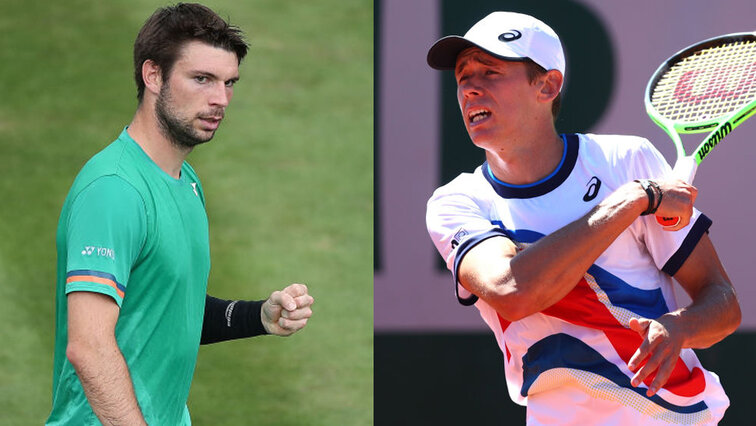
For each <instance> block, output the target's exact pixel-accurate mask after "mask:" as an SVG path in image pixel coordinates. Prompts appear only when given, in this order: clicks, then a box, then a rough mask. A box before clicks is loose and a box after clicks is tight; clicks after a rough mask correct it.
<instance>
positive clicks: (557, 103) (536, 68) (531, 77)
mask: <svg viewBox="0 0 756 426" xmlns="http://www.w3.org/2000/svg"><path fill="white" fill-rule="evenodd" d="M523 62H524V63H525V72H526V73H527V76H528V81H529V82H530V83H533V82H534V81H535V80H536V78H538V77H539V76H542V75H543V74H546V68H544V67H542V66H540V65H538V64H537V63H535V62H533V60H532V59H530V58H526V59H525V60H524V61H523ZM561 106H562V92H559V94H558V95H557V96H556V98H554V100H553V101H551V116H552V117H553V118H554V120H556V118H557V115H559V109H560V108H561Z"/></svg>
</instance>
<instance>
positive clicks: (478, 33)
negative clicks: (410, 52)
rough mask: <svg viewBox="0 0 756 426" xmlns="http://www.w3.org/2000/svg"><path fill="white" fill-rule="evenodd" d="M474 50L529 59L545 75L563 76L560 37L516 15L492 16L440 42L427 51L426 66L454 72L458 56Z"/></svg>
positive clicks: (547, 27)
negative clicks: (462, 35)
mask: <svg viewBox="0 0 756 426" xmlns="http://www.w3.org/2000/svg"><path fill="white" fill-rule="evenodd" d="M473 46H477V47H479V48H481V49H483V50H484V51H485V52H487V53H489V54H491V55H493V56H495V57H498V58H501V59H506V60H510V61H521V60H523V59H526V58H530V59H531V60H532V61H533V62H535V63H536V64H538V65H540V66H542V67H543V68H544V69H546V70H547V71H549V70H558V71H559V72H561V73H562V76H564V69H565V62H564V51H563V50H562V43H561V42H560V41H559V36H557V35H556V33H555V32H554V30H552V29H551V27H549V26H548V25H546V24H544V23H543V22H541V21H539V20H538V19H536V18H534V17H532V16H528V15H524V14H522V13H515V12H493V13H491V14H490V15H488V16H486V17H485V18H483V19H481V20H480V21H478V22H477V23H476V24H475V25H473V26H472V28H470V30H469V31H467V33H465V35H464V37H460V36H456V35H452V36H447V37H444V38H442V39H439V40H438V41H436V42H435V43H434V44H433V46H431V48H430V50H428V65H430V66H431V67H433V68H435V69H437V70H453V69H454V66H455V65H456V62H457V55H459V54H460V53H461V52H462V51H463V50H465V49H467V48H468V47H473Z"/></svg>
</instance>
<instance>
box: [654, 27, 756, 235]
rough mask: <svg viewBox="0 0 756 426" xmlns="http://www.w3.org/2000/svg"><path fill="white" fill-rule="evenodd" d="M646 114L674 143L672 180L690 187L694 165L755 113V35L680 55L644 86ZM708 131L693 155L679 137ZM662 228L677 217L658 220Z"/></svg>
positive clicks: (719, 39)
mask: <svg viewBox="0 0 756 426" xmlns="http://www.w3.org/2000/svg"><path fill="white" fill-rule="evenodd" d="M645 103H646V112H647V113H648V115H649V116H650V117H651V119H652V120H654V122H655V123H656V124H658V125H659V126H660V127H661V128H662V129H664V131H665V132H667V134H668V135H669V137H670V138H672V141H673V142H674V143H675V148H676V150H677V162H676V163H675V167H674V168H673V170H672V174H673V176H674V177H676V178H678V179H680V180H683V181H685V182H687V183H693V178H694V177H695V175H696V170H697V169H698V165H699V164H701V161H703V159H704V158H706V156H708V155H709V153H710V152H711V151H712V150H713V149H714V148H715V147H716V146H717V145H718V144H719V143H720V142H721V141H722V139H724V137H725V136H727V135H728V134H729V133H730V132H731V131H732V130H733V129H735V128H736V127H738V126H739V125H740V124H741V123H743V122H744V121H745V120H746V119H747V118H748V117H750V116H752V115H753V114H754V112H756V33H737V34H728V35H724V36H719V37H715V38H712V39H709V40H705V41H702V42H700V43H697V44H694V45H693V46H690V47H688V48H686V49H683V50H682V51H680V52H678V53H677V54H675V55H674V56H672V57H671V58H669V59H668V60H667V61H666V62H664V63H663V64H662V65H661V66H660V67H659V69H657V70H656V72H655V73H654V76H653V77H651V80H650V81H649V82H648V86H647V87H646V95H645ZM702 132H709V134H708V135H706V137H705V138H704V139H703V141H702V142H701V144H700V145H698V147H697V148H696V149H695V150H694V151H693V154H692V155H686V154H685V147H684V146H683V144H682V141H681V140H680V134H686V133H702ZM656 220H657V222H659V223H660V224H661V225H662V226H664V227H673V226H675V225H677V224H678V223H679V222H680V218H679V217H677V218H674V217H673V218H669V217H659V216H657V217H656Z"/></svg>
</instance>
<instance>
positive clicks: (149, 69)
mask: <svg viewBox="0 0 756 426" xmlns="http://www.w3.org/2000/svg"><path fill="white" fill-rule="evenodd" d="M142 81H144V88H145V90H147V91H149V92H152V93H153V94H154V95H155V96H157V95H158V94H159V93H160V88H161V87H163V75H162V73H161V70H160V67H159V66H158V65H157V64H156V63H155V62H154V61H153V60H152V59H147V60H146V61H144V62H142Z"/></svg>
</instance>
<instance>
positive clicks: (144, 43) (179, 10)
mask: <svg viewBox="0 0 756 426" xmlns="http://www.w3.org/2000/svg"><path fill="white" fill-rule="evenodd" d="M195 40H196V41H202V42H205V43H207V44H209V45H211V46H213V47H219V48H221V49H225V50H227V51H229V52H233V53H235V54H236V58H237V59H238V60H239V63H241V61H242V59H244V56H245V55H246V54H247V48H248V47H249V46H248V45H247V43H246V41H245V40H244V34H243V33H242V31H241V29H239V27H236V26H232V25H229V24H228V22H226V21H225V20H223V18H221V17H220V16H218V15H217V14H216V13H215V12H213V11H212V10H211V9H210V8H208V7H207V6H203V5H201V4H196V3H178V4H176V5H174V6H167V7H163V8H160V9H158V10H156V11H155V13H153V14H152V16H150V17H149V19H147V21H146V22H145V23H144V25H143V26H142V29H141V30H139V34H138V35H137V38H136V41H134V80H135V81H136V85H137V99H138V100H139V102H140V103H141V102H142V98H143V97H144V80H142V64H144V61H146V60H152V61H153V62H155V64H157V66H159V67H160V72H161V74H162V77H163V80H164V81H167V79H168V76H169V75H170V73H171V69H172V68H173V65H174V64H175V63H176V60H177V59H178V55H179V52H180V51H181V48H182V47H184V44H186V43H187V42H190V41H195Z"/></svg>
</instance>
